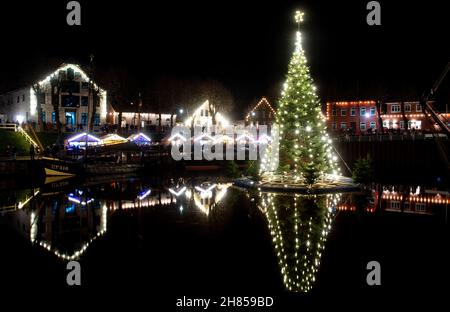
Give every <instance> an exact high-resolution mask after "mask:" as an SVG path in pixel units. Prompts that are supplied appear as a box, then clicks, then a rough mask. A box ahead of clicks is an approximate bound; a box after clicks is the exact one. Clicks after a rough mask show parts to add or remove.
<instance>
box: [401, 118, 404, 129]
mask: <svg viewBox="0 0 450 312" xmlns="http://www.w3.org/2000/svg"><path fill="white" fill-rule="evenodd" d="M400 129H405V122H404V121H403V120H400Z"/></svg>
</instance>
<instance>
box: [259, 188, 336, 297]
mask: <svg viewBox="0 0 450 312" xmlns="http://www.w3.org/2000/svg"><path fill="white" fill-rule="evenodd" d="M339 198H340V194H323V195H300V194H291V195H289V194H280V193H266V192H264V193H260V199H261V205H260V208H261V210H262V211H263V212H264V214H265V216H266V218H267V221H268V226H269V231H270V235H271V237H272V242H273V244H274V248H275V253H276V255H277V258H278V264H279V266H280V270H281V276H282V278H283V283H284V285H285V287H286V289H288V290H290V291H294V292H308V291H310V290H311V288H312V287H313V285H314V283H315V281H316V274H317V272H318V269H319V265H320V259H321V256H322V252H323V249H324V247H325V243H326V239H327V236H328V233H329V232H330V230H331V223H332V220H333V218H334V211H335V209H334V207H335V206H336V204H337V202H338V200H339Z"/></svg>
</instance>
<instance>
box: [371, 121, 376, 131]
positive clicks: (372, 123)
mask: <svg viewBox="0 0 450 312" xmlns="http://www.w3.org/2000/svg"><path fill="white" fill-rule="evenodd" d="M370 128H372V129H373V130H375V129H376V128H377V123H376V122H375V121H371V122H370Z"/></svg>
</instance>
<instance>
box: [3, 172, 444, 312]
mask: <svg viewBox="0 0 450 312" xmlns="http://www.w3.org/2000/svg"><path fill="white" fill-rule="evenodd" d="M47 182H48V183H47V184H43V183H42V184H40V185H35V186H34V187H30V186H27V187H20V186H16V187H11V188H9V189H3V190H2V191H1V200H0V206H1V217H0V220H1V223H0V224H1V227H0V228H1V230H0V234H1V235H0V244H1V245H0V248H1V250H2V256H1V260H0V261H1V262H0V276H1V280H2V283H3V284H4V285H6V287H7V289H8V290H7V291H6V292H4V293H3V295H5V294H8V293H10V292H11V293H16V292H17V291H18V290H21V289H24V288H26V289H28V290H32V294H34V295H38V296H40V295H42V296H44V295H45V294H49V293H58V294H59V293H62V294H64V295H67V296H69V297H70V296H71V294H72V293H74V292H76V293H77V294H78V293H80V292H82V293H83V296H87V297H89V296H92V295H93V294H95V293H96V292H97V291H101V292H102V293H110V294H121V295H119V296H118V297H117V296H116V295H114V296H113V299H112V298H111V299H112V300H119V299H120V298H122V297H120V296H125V294H132V295H133V296H135V295H136V294H140V295H139V296H138V297H137V298H136V300H137V301H139V300H144V301H145V300H148V301H149V302H159V304H161V305H163V306H165V307H166V308H165V309H164V310H172V309H174V308H175V300H176V298H178V297H182V296H197V297H201V296H203V297H205V296H216V297H217V298H219V297H220V296H227V295H238V296H252V295H257V296H273V297H274V300H275V303H274V309H280V310H283V311H285V310H286V311H290V310H289V309H285V308H282V307H285V306H289V304H290V303H292V302H297V301H298V302H300V303H301V302H303V301H307V302H311V300H312V301H313V302H314V300H317V301H321V299H320V298H323V296H324V295H325V294H336V293H339V294H343V295H344V296H345V295H349V294H352V295H355V294H360V296H363V297H364V298H369V299H370V300H372V299H375V298H378V299H380V298H383V297H387V296H389V297H391V296H395V297H397V296H405V297H406V298H408V297H410V296H411V295H412V294H417V293H419V294H420V295H419V296H418V297H415V298H416V299H417V298H423V299H426V298H428V295H429V296H432V297H433V298H438V297H439V294H440V293H442V292H443V291H445V288H442V286H441V285H445V283H447V281H448V279H447V276H448V274H447V273H448V263H449V262H448V255H447V254H448V246H449V245H448V224H447V207H448V206H449V204H450V198H449V197H448V194H447V193H446V192H445V191H446V190H442V189H437V188H435V187H434V186H429V185H428V186H425V185H389V184H374V185H373V186H372V188H371V189H369V190H367V191H365V192H360V193H340V194H324V195H293V194H279V193H261V192H258V191H247V190H242V189H238V188H236V187H234V186H232V183H230V182H229V181H227V180H226V179H218V178H213V177H191V178H188V177H185V178H180V179H178V178H176V179H170V178H169V179H161V178H140V177H133V176H128V177H127V176H124V177H114V178H112V177H104V178H97V179H89V180H76V179H68V180H60V181H53V182H51V181H47ZM13 184H14V183H13V182H11V185H13ZM71 260H77V261H79V262H80V264H81V269H82V271H81V272H82V274H81V277H82V285H81V286H72V287H70V286H68V285H67V283H66V275H67V273H68V270H67V269H66V264H67V263H68V262H69V261H71ZM373 260H374V261H378V262H379V263H380V264H381V281H382V285H381V286H368V285H367V283H366V276H367V274H368V272H369V271H368V270H367V269H366V265H367V263H368V262H370V261H373ZM74 287H75V288H76V290H74ZM77 287H78V288H77ZM84 291H85V292H84ZM123 298H125V297H123ZM127 298H128V297H127Z"/></svg>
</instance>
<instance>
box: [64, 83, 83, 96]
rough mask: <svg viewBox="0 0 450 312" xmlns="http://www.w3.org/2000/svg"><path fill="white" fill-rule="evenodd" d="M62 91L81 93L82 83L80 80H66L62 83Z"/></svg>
mask: <svg viewBox="0 0 450 312" xmlns="http://www.w3.org/2000/svg"><path fill="white" fill-rule="evenodd" d="M61 92H67V93H69V94H72V93H80V83H79V82H78V81H64V82H63V83H61Z"/></svg>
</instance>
